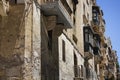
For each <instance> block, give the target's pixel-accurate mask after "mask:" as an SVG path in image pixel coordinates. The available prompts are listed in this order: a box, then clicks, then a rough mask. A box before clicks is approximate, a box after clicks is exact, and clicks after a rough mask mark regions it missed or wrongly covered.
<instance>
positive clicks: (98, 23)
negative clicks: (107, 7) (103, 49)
mask: <svg viewBox="0 0 120 80" xmlns="http://www.w3.org/2000/svg"><path fill="white" fill-rule="evenodd" d="M92 14H93V15H92V21H91V25H92V27H93V29H94V31H95V32H96V33H98V34H99V35H101V36H102V35H103V34H104V31H105V29H104V25H105V21H104V20H103V19H102V15H103V12H102V10H100V8H99V6H92Z"/></svg>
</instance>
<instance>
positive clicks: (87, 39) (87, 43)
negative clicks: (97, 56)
mask: <svg viewBox="0 0 120 80" xmlns="http://www.w3.org/2000/svg"><path fill="white" fill-rule="evenodd" d="M84 52H85V59H87V60H88V59H90V58H92V57H93V30H92V29H91V27H90V26H85V27H84Z"/></svg>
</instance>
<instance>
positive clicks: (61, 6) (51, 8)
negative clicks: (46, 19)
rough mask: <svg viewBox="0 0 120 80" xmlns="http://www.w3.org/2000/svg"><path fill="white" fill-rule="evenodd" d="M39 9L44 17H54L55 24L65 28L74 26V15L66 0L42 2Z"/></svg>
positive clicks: (46, 0)
mask: <svg viewBox="0 0 120 80" xmlns="http://www.w3.org/2000/svg"><path fill="white" fill-rule="evenodd" d="M75 1H77V0H75ZM41 9H42V11H43V13H44V15H46V16H53V15H56V16H57V23H62V24H64V25H65V26H66V27H67V28H72V27H73V26H74V21H73V16H74V14H73V11H72V9H71V7H70V6H69V4H68V2H67V1H66V0H42V3H41Z"/></svg>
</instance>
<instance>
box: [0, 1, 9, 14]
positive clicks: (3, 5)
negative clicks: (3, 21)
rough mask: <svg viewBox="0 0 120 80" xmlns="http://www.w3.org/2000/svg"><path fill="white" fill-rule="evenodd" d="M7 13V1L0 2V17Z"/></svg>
mask: <svg viewBox="0 0 120 80" xmlns="http://www.w3.org/2000/svg"><path fill="white" fill-rule="evenodd" d="M8 13H9V1H8V0H0V15H1V16H7V14H8Z"/></svg>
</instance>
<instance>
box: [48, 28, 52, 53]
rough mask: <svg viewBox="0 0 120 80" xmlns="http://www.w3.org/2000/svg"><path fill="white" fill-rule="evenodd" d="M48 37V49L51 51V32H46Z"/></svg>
mask: <svg viewBox="0 0 120 80" xmlns="http://www.w3.org/2000/svg"><path fill="white" fill-rule="evenodd" d="M48 37H49V41H48V49H49V50H51V51H52V30H50V31H48Z"/></svg>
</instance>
